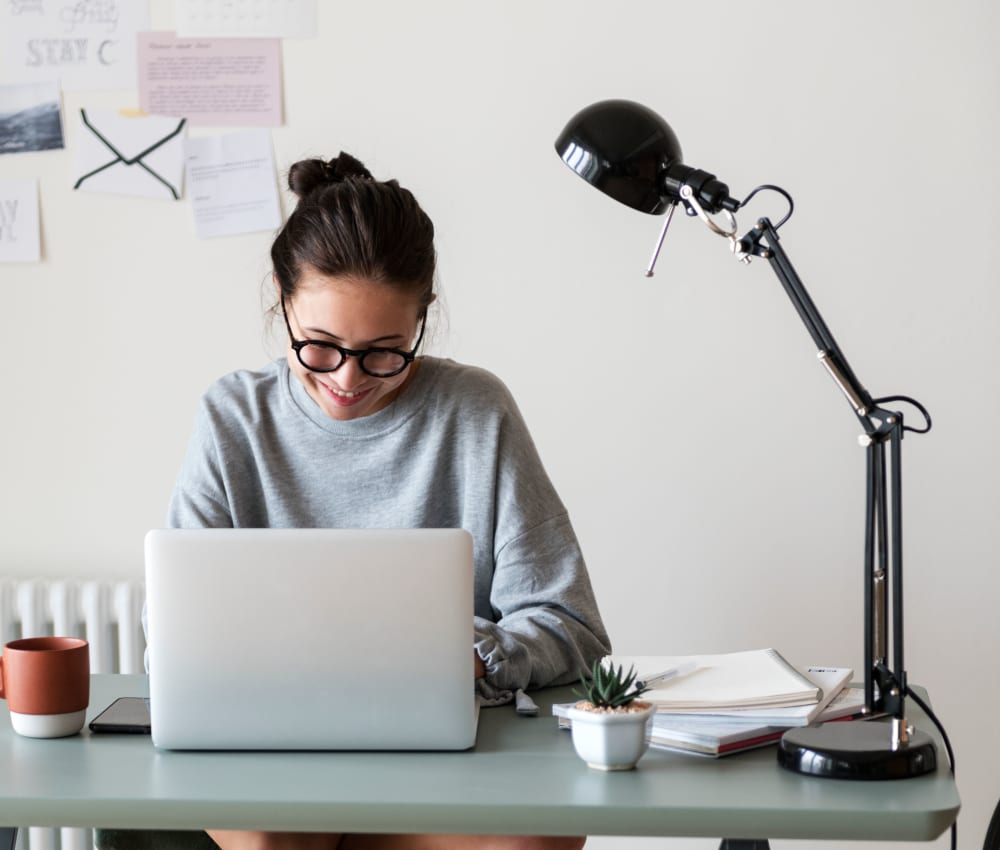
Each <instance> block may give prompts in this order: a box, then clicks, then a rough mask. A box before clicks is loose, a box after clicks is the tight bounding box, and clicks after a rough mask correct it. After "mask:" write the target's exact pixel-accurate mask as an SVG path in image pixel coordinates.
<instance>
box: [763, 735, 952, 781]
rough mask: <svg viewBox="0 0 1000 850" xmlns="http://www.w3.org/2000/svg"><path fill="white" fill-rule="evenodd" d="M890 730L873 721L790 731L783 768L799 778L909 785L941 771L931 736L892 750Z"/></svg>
mask: <svg viewBox="0 0 1000 850" xmlns="http://www.w3.org/2000/svg"><path fill="white" fill-rule="evenodd" d="M890 736H891V728H890V726H889V725H888V724H886V723H881V722H878V721H873V720H868V721H865V720H853V721H846V722H833V723H826V724H824V725H822V726H810V727H805V728H802V729H790V730H789V731H787V732H786V733H785V734H784V735H783V736H782V738H781V741H780V743H779V744H778V764H780V765H781V766H782V767H784V768H787V769H788V770H794V771H795V772H796V773H805V774H808V775H810V776H824V777H828V778H830V779H906V778H908V777H911V776H922V775H923V774H925V773H930V772H932V771H934V770H936V769H937V750H936V748H935V746H934V742H933V741H932V740H931V738H930V736H929V735H927V734H926V733H925V732H919V731H914V732H913V733H912V734H911V735H910V739H909V742H908V743H907V744H906V746H902V747H898V748H897V749H893V748H892V744H891V739H890Z"/></svg>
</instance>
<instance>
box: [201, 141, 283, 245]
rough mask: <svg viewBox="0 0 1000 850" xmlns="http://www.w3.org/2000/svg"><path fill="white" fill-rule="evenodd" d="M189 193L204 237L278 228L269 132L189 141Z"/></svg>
mask: <svg viewBox="0 0 1000 850" xmlns="http://www.w3.org/2000/svg"><path fill="white" fill-rule="evenodd" d="M185 157H186V161H187V184H188V194H189V195H190V196H191V207H192V210H193V211H194V226H195V232H196V233H197V234H198V236H199V237H200V238H201V239H210V238H212V237H215V236H233V235H235V234H237V233H253V232H255V231H258V230H277V228H278V226H279V225H280V224H281V205H280V203H279V201H278V184H277V177H276V174H275V170H274V154H273V152H272V150H271V134H270V132H268V131H267V130H244V131H241V132H238V133H227V134H226V135H224V136H203V137H200V138H196V139H188V140H187V142H186V144H185Z"/></svg>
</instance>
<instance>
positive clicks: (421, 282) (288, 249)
mask: <svg viewBox="0 0 1000 850" xmlns="http://www.w3.org/2000/svg"><path fill="white" fill-rule="evenodd" d="M288 188H289V189H291V190H292V192H294V193H295V195H296V196H297V197H298V199H299V201H298V204H297V205H296V207H295V210H294V211H293V212H292V214H291V215H290V216H289V217H288V221H287V222H286V223H285V226H284V227H283V228H282V229H281V232H280V233H278V236H277V238H276V239H275V240H274V244H273V245H272V246H271V262H272V263H273V265H274V274H275V277H276V278H277V281H278V284H279V286H280V287H281V294H282V296H283V297H284V298H286V299H288V298H291V296H292V295H294V294H295V290H296V288H297V286H298V282H299V278H300V276H301V274H302V272H303V271H304V270H305V269H306V268H307V267H311V268H314V269H315V270H316V271H318V272H320V273H321V274H324V275H330V276H331V277H351V278H358V279H365V280H373V281H377V282H379V283H384V284H388V285H389V286H393V287H395V288H397V289H399V290H400V291H403V292H406V293H407V294H409V295H411V296H412V297H414V298H415V299H416V300H417V303H418V305H419V306H420V308H421V309H426V308H427V306H428V305H429V304H430V303H431V301H433V300H434V269H435V266H436V261H437V257H436V253H435V250H434V225H433V223H432V222H431V220H430V218H428V216H427V214H426V213H425V212H424V211H423V210H422V209H421V208H420V205H419V204H418V203H417V200H416V198H414V197H413V194H412V193H411V192H410V191H409V190H408V189H404V188H403V187H402V186H400V185H399V183H397V182H396V181H395V180H385V181H381V180H375V179H374V178H373V177H372V175H371V173H370V172H369V171H368V169H367V168H365V166H364V165H363V164H362V163H361V162H360V161H358V160H357V159H355V158H354V157H353V156H351V155H350V154H346V153H343V152H341V153H340V155H339V156H337V157H335V158H334V159H331V160H330V161H329V162H325V161H323V160H322V159H304V160H301V161H300V162H296V163H295V164H294V165H293V166H292V167H291V169H289V172H288Z"/></svg>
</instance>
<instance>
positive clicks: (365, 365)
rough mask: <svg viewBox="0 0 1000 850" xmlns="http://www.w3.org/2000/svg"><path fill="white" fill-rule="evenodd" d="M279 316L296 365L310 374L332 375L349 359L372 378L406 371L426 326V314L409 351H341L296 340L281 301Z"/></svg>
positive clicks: (337, 347)
mask: <svg viewBox="0 0 1000 850" xmlns="http://www.w3.org/2000/svg"><path fill="white" fill-rule="evenodd" d="M281 314H282V315H283V316H284V317H285V327H286V328H288V339H289V340H290V341H291V344H292V348H293V349H294V351H295V356H296V357H298V359H299V363H301V364H302V365H303V366H305V367H306V369H308V370H309V371H310V372H336V371H337V370H338V369H339V368H340V367H341V366H343V365H344V363H346V362H347V359H348V358H349V357H356V358H357V359H358V365H359V366H360V367H361V371H362V372H364V373H365V374H366V375H371V376H372V377H373V378H391V377H392V376H393V375H398V374H399V373H400V372H402V371H403V370H405V369H406V367H407V366H409V365H410V364H411V363H412V362H413V361H414V360H415V359H416V356H417V349H418V348H420V343H421V341H422V340H423V338H424V328H425V327H426V326H427V311H426V310H425V311H424V313H423V315H422V316H421V317H420V335H419V336H418V337H417V342H416V344H415V345H414V346H413V349H412V350H410V351H400V350H399V349H398V348H378V347H375V348H362V349H358V350H355V349H352V348H344V346H342V345H337V343H335V342H327V341H326V340H322V341H321V340H316V339H296V338H295V335H294V334H293V333H292V325H291V323H290V322H289V321H288V311H287V310H286V309H285V299H284V298H282V299H281Z"/></svg>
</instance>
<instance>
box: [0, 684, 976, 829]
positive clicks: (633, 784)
mask: <svg viewBox="0 0 1000 850" xmlns="http://www.w3.org/2000/svg"><path fill="white" fill-rule="evenodd" d="M146 693H147V683H146V678H145V677H144V676H120V675H119V676H115V675H98V676H94V677H93V687H92V690H91V705H90V710H89V712H88V722H89V720H90V718H91V717H93V716H94V715H95V714H96V713H97V712H98V711H100V710H101V709H103V708H104V707H105V706H106V705H107V704H109V703H110V702H111V701H112V700H113V699H114V698H115V697H118V696H130V695H131V696H144V695H146ZM568 695H569V690H568V689H566V688H561V689H555V690H550V691H542V692H537V693H536V694H534V696H535V698H536V701H537V702H538V704H539V707H540V709H541V714H540V716H539V717H537V718H524V717H518V716H517V715H516V714H515V713H514V710H513V708H512V707H511V706H503V707H500V708H492V709H484V710H483V711H482V714H481V718H480V726H479V737H478V741H477V744H476V747H475V749H474V750H473V751H470V752H467V753H191V752H167V751H159V750H156V749H155V748H154V747H153V746H152V744H151V743H150V740H149V737H148V736H128V735H93V734H91V733H90V732H89V730H85V731H84V732H83V733H81V734H80V735H77V736H74V737H72V738H63V739H54V740H33V739H29V738H22V737H20V736H18V735H16V734H15V733H14V732H13V730H12V729H11V727H10V723H9V719H8V718H7V717H4V716H0V764H2V765H3V767H4V769H3V770H2V771H0V825H10V826H24V825H32V826H80V827H109V828H110V827H117V828H169V829H193V828H203V827H231V828H244V829H282V830H284V829H291V830H328V831H338V832H403V831H405V832H467V833H475V832H480V833H483V832H493V833H523V834H566V833H569V834H589V835H662V836H668V835H669V836H711V837H716V838H718V837H722V836H729V837H741V838H814V839H834V838H836V839H873V840H880V839H885V840H891V839H899V840H907V841H921V840H931V839H934V838H937V837H938V836H939V835H940V834H941V833H942V832H944V831H945V830H946V829H947V828H948V826H949V825H950V824H951V823H952V821H953V820H954V819H955V818H956V816H957V814H958V808H959V797H958V790H957V788H956V785H955V782H954V781H953V779H952V777H951V775H950V774H949V773H948V772H947V769H946V768H939V770H938V771H937V772H936V773H933V774H930V775H928V776H923V777H919V778H916V779H906V780H899V781H892V782H878V783H862V782H842V781H837V780H828V779H815V778H807V777H801V776H798V775H796V774H793V773H790V772H788V771H785V770H783V769H782V768H780V767H778V765H777V763H776V761H775V752H774V748H773V747H772V748H766V749H763V750H756V751H752V752H748V753H743V754H740V755H736V756H732V757H730V758H728V759H722V760H711V759H701V758H697V757H692V756H685V755H679V754H672V753H666V752H658V751H653V750H651V751H650V752H649V753H647V755H646V756H645V757H644V758H643V759H642V761H641V762H640V763H639V767H638V769H637V770H634V771H630V772H627V773H612V774H605V773H601V772H598V771H594V770H591V769H590V768H588V767H587V766H586V765H585V764H584V763H583V762H582V761H581V760H580V759H579V758H578V757H577V755H576V753H575V752H574V751H573V746H572V742H571V741H570V738H569V734H568V733H567V732H565V731H561V730H559V729H558V728H557V726H556V720H555V718H553V717H552V716H551V715H550V713H549V707H550V706H551V704H552V702H555V701H567V699H568V698H569V696H568ZM912 708H913V710H914V720H916V721H917V722H918V723H919V724H920V726H921V728H924V729H928V730H929V729H930V724H929V723H928V721H927V719H926V718H925V717H923V716H922V715H918V714H917V712H916V706H913V707H912ZM6 711H7V709H6V704H5V707H4V708H3V709H2V712H3V713H4V714H5V713H6ZM941 753H942V754H941V760H942V761H943V760H944V751H943V747H942V749H941Z"/></svg>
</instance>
